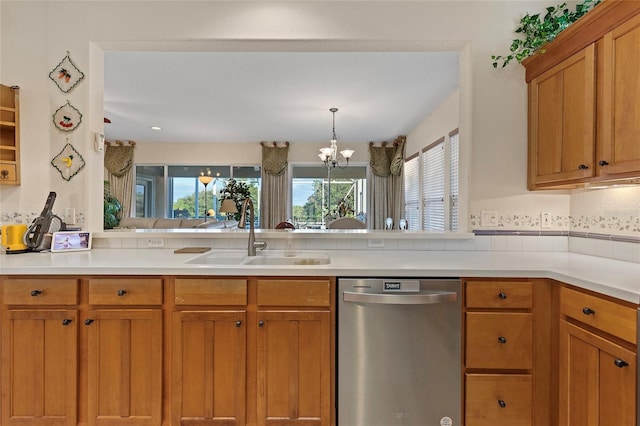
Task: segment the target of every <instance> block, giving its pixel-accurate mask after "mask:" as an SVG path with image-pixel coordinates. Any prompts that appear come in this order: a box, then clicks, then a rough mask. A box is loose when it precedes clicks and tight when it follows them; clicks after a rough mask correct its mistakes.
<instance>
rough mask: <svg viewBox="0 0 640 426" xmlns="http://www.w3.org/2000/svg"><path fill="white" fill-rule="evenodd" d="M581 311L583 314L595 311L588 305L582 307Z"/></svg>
mask: <svg viewBox="0 0 640 426" xmlns="http://www.w3.org/2000/svg"><path fill="white" fill-rule="evenodd" d="M582 313H583V314H585V315H593V314H595V313H596V311H594V310H593V309H591V308H589V307H586V306H585V307H584V308H582Z"/></svg>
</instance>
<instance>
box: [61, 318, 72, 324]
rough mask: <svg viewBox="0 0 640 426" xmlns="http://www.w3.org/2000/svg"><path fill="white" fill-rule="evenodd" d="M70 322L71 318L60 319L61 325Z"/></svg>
mask: <svg viewBox="0 0 640 426" xmlns="http://www.w3.org/2000/svg"><path fill="white" fill-rule="evenodd" d="M69 324H71V320H70V319H69V318H65V319H63V320H62V325H69Z"/></svg>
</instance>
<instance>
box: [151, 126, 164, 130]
mask: <svg viewBox="0 0 640 426" xmlns="http://www.w3.org/2000/svg"><path fill="white" fill-rule="evenodd" d="M151 130H162V129H161V128H160V127H158V126H151Z"/></svg>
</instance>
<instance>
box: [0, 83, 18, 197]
mask: <svg viewBox="0 0 640 426" xmlns="http://www.w3.org/2000/svg"><path fill="white" fill-rule="evenodd" d="M19 99H20V89H19V88H18V87H17V86H13V87H8V86H4V85H2V84H0V184H4V185H19V184H20V101H19Z"/></svg>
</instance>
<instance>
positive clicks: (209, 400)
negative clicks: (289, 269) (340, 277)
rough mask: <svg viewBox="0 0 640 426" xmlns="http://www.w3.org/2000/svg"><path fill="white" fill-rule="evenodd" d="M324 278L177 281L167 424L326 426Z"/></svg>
mask: <svg viewBox="0 0 640 426" xmlns="http://www.w3.org/2000/svg"><path fill="white" fill-rule="evenodd" d="M331 294H332V293H331V281H330V280H329V279H290V278H286V279H285V278H282V279H277V278H269V279H266V278H265V279H243V278H223V277H222V278H207V277H200V278H197V277H189V278H187V277H184V278H182V277H180V278H176V279H175V285H174V297H173V302H174V312H173V313H172V367H171V369H172V371H171V375H172V389H171V394H172V421H173V424H176V425H178V424H189V425H198V424H202V425H225V426H227V425H234V426H243V425H245V424H255V425H262V426H267V425H282V424H287V425H291V426H294V425H296V424H299V425H303V426H312V425H318V426H325V425H326V426H328V425H330V424H331V423H330V422H331V416H332V411H331V407H332V402H331V401H332V400H333V393H332V390H331V385H332V383H333V382H332V374H333V371H334V370H333V369H332V359H333V356H332V349H331V348H332V346H331V336H332V333H331V327H332V323H331V315H332V307H333V303H332V297H331Z"/></svg>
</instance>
